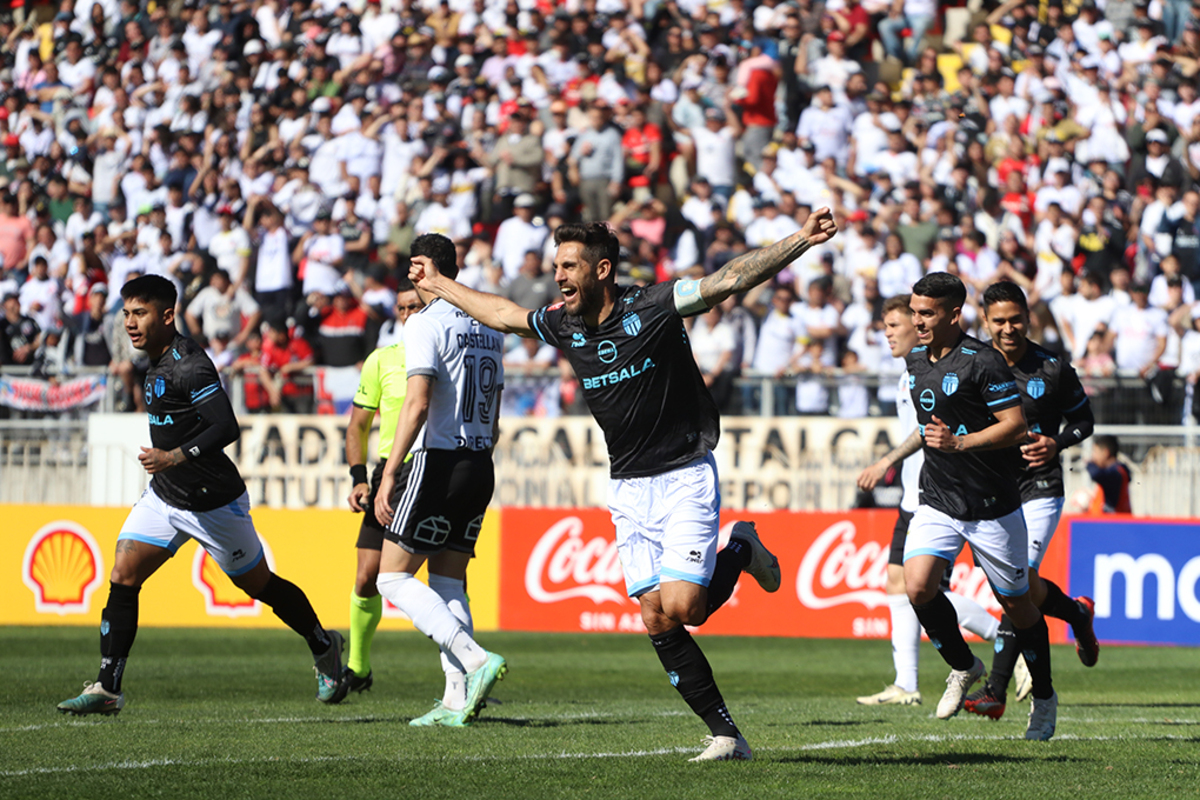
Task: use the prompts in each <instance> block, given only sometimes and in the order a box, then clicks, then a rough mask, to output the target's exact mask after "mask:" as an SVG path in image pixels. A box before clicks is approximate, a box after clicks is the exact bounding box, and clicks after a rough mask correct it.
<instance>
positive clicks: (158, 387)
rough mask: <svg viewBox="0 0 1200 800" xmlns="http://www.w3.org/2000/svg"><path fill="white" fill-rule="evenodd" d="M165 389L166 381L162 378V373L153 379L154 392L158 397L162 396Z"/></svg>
mask: <svg viewBox="0 0 1200 800" xmlns="http://www.w3.org/2000/svg"><path fill="white" fill-rule="evenodd" d="M166 391H167V382H166V381H165V380H164V379H163V376H162V375H159V376H158V377H156V378H155V379H154V394H155V395H157V396H158V397H162V396H163V395H164V394H166Z"/></svg>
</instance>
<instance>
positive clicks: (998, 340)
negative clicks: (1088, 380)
mask: <svg viewBox="0 0 1200 800" xmlns="http://www.w3.org/2000/svg"><path fill="white" fill-rule="evenodd" d="M983 313H984V324H985V325H986V326H987V330H988V334H989V335H991V337H992V346H993V347H995V348H996V350H997V351H998V352H999V353H1000V354H1001V355H1002V356H1004V360H1005V362H1006V363H1007V364H1008V366H1009V368H1010V369H1011V370H1012V373H1013V377H1014V378H1015V379H1016V384H1017V390H1018V391H1019V392H1020V394H1021V408H1022V410H1023V411H1024V414H1025V421H1026V423H1027V424H1028V426H1029V439H1028V441H1027V442H1026V443H1025V444H1023V445H1021V457H1022V459H1023V461H1024V467H1023V469H1022V470H1021V472H1020V475H1019V478H1020V485H1021V502H1022V511H1023V516H1024V517H1025V526H1026V528H1027V529H1028V531H1029V596H1030V599H1031V600H1032V601H1033V604H1034V605H1035V606H1037V607H1038V609H1039V610H1040V611H1041V612H1042V614H1044V615H1045V616H1048V617H1055V618H1057V619H1061V620H1065V621H1066V622H1067V623H1069V624H1070V625H1071V628H1072V630H1073V631H1074V633H1075V650H1076V652H1077V653H1078V654H1079V660H1080V661H1082V662H1083V664H1084V666H1088V667H1092V666H1095V664H1096V661H1097V659H1099V657H1100V644H1099V642H1097V641H1096V634H1095V631H1094V630H1093V628H1092V618H1093V616H1094V615H1095V610H1094V606H1095V604H1094V603H1093V602H1092V599H1091V598H1090V597H1080V598H1077V599H1074V600H1073V599H1071V598H1070V597H1067V595H1066V594H1065V593H1064V592H1063V590H1062V589H1061V588H1059V587H1058V586H1057V585H1056V584H1055V583H1054V582H1052V581H1049V580H1046V579H1045V578H1042V577H1041V576H1040V575H1039V574H1038V568H1039V567H1040V566H1041V563H1042V557H1043V556H1045V554H1046V548H1047V547H1049V546H1050V540H1051V538H1052V537H1053V536H1054V531H1055V529H1056V528H1057V527H1058V520H1059V517H1061V516H1062V509H1063V472H1062V463H1061V461H1060V460H1059V455H1058V454H1059V453H1060V452H1062V451H1063V450H1065V449H1066V448H1068V447H1071V446H1073V445H1076V444H1079V443H1080V442H1082V441H1083V440H1084V439H1086V438H1088V437H1089V436H1091V435H1092V430H1093V428H1094V427H1095V418H1094V417H1093V416H1092V407H1091V403H1089V402H1088V396H1087V393H1086V392H1085V391H1084V389H1083V385H1082V384H1081V383H1080V382H1079V376H1078V375H1076V374H1075V370H1074V369H1073V368H1072V367H1071V365H1070V364H1069V363H1067V362H1066V361H1064V360H1062V359H1061V358H1059V357H1058V356H1056V355H1055V354H1054V353H1052V352H1050V351H1049V350H1047V349H1046V348H1044V347H1042V346H1041V345H1039V344H1037V343H1036V342H1031V341H1029V339H1028V338H1027V335H1028V330H1029V302H1028V301H1027V300H1026V299H1025V293H1024V292H1023V291H1022V290H1021V288H1020V287H1019V286H1017V285H1016V284H1015V283H1007V282H1004V283H995V284H992V285H991V286H989V287H988V288H987V291H985V292H984V294H983ZM1064 420H1065V421H1066V427H1062V423H1063V421H1064ZM1060 428H1062V429H1061V430H1060ZM1018 654H1019V648H1018V646H1017V642H1016V637H1015V633H1014V631H1013V626H1012V620H1011V619H1009V618H1008V616H1007V615H1005V616H1004V617H1003V618H1002V619H1001V621H1000V631H999V633H998V635H997V639H996V648H995V655H994V656H993V657H992V669H991V672H990V674H989V675H988V680H987V685H986V686H984V687H983V688H982V689H979V690H978V691H976V692H973V693H972V694H971V695H970V696H968V697H967V699H966V703H965V707H966V709H967V710H968V711H970V712H972V713H974V714H980V715H982V716H986V717H991V718H992V719H1000V717H1001V716H1003V715H1004V706H1005V702H1006V699H1007V698H1006V693H1007V690H1008V682H1009V678H1010V677H1011V676H1012V674H1013V669H1014V666H1015V663H1016V661H1017V657H1018ZM1023 699H1024V696H1023V695H1022V692H1021V688H1020V687H1018V690H1017V700H1023Z"/></svg>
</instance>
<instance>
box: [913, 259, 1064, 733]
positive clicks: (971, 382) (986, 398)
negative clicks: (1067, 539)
mask: <svg viewBox="0 0 1200 800" xmlns="http://www.w3.org/2000/svg"><path fill="white" fill-rule="evenodd" d="M966 299H967V290H966V287H965V286H964V285H963V283H962V281H961V280H959V279H958V278H957V277H955V276H954V275H950V274H948V273H945V272H935V273H931V274H929V275H926V276H925V277H924V278H922V279H921V280H919V281H917V283H916V285H914V286H913V291H912V300H911V301H910V307H911V308H912V312H913V325H914V326H915V327H916V329H917V340H918V342H919V345H918V346H917V347H915V348H913V350H912V351H911V352H910V353H909V354H908V359H907V362H908V372H909V375H910V376H911V382H910V391H911V393H912V396H913V398H914V400H915V401H916V408H917V423H918V424H919V425H920V430H921V432H922V436H923V437H924V439H925V466H924V468H923V469H922V471H921V502H920V505H919V506H918V507H917V511H916V513H915V514H914V515H913V519H912V523H911V525H910V526H909V531H908V541H907V542H906V544H905V548H904V582H905V585H906V586H907V589H908V598H909V600H910V601H912V604H913V609H914V610H915V611H916V612H917V618H918V619H919V620H920V621H921V625H922V626H923V627H924V628H925V631H926V632H927V633H928V634H929V639H930V641H931V642H933V645H934V647H936V648H937V650H938V652H939V653H940V654H941V656H942V658H943V659H944V660H945V661H946V663H947V664H949V665H950V667H951V672H950V676H949V678H947V679H946V691H945V693H944V694H943V695H942V699H941V701H940V702H939V703H938V707H937V716H938V717H939V718H940V719H948V718H950V717H952V716H954V715H955V714H957V713H958V712H959V710H960V709H961V708H962V706H963V701H964V700H965V699H966V695H967V692H968V690H969V689H970V688H971V686H972V685H973V684H974V683H975V682H976V681H978V680H979V679H980V678H981V677H982V676H983V673H984V668H983V662H982V661H980V660H979V659H978V658H977V657H975V656H974V655H973V654H972V653H971V649H970V648H969V647H968V646H967V643H966V642H965V641H964V640H963V638H962V633H961V632H960V631H959V629H958V619H957V617H956V616H955V613H954V607H953V606H952V605H951V604H950V601H949V600H947V599H946V596H945V595H944V594H942V593H941V592H940V591H939V585H940V583H941V579H942V574H943V573H944V572H945V570H946V568H947V567H949V566H950V564H952V563H954V559H955V558H956V557H957V556H958V553H959V551H960V550H962V547H963V545H964V544H965V543H966V542H970V544H971V550H972V552H973V553H974V554H975V557H976V559H977V560H978V562H979V565H980V566H981V567H982V568H983V571H984V573H986V574H987V577H988V581H989V583H990V584H991V586H992V591H993V592H995V594H996V599H997V600H999V602H1000V605H1001V607H1002V608H1003V609H1004V612H1005V613H1006V614H1007V615H1008V617H1009V619H1011V620H1012V623H1013V626H1014V628H1015V629H1016V640H1017V646H1018V648H1019V650H1020V651H1021V652H1022V653H1023V654H1024V655H1025V662H1026V664H1027V665H1028V667H1029V673H1030V677H1031V678H1032V680H1033V707H1032V709H1031V711H1030V714H1029V724H1028V727H1027V728H1026V731H1025V738H1026V739H1040V740H1046V739H1049V738H1050V737H1051V736H1053V735H1054V728H1055V721H1056V718H1057V709H1058V697H1057V695H1055V693H1054V686H1053V683H1052V681H1051V675H1050V638H1049V631H1048V630H1047V628H1046V621H1045V620H1044V619H1043V618H1042V615H1041V612H1039V611H1038V609H1037V606H1036V605H1034V603H1033V600H1032V599H1031V598H1030V595H1029V577H1028V551H1027V548H1028V545H1027V542H1026V538H1027V537H1026V530H1025V521H1024V518H1023V517H1022V515H1021V488H1020V485H1019V484H1018V476H1019V472H1020V470H1021V453H1020V450H1018V447H1019V446H1020V445H1022V444H1024V443H1025V442H1026V441H1027V430H1028V429H1027V427H1026V423H1025V415H1024V414H1023V413H1022V411H1021V397H1020V393H1019V392H1018V391H1017V384H1016V381H1015V380H1014V378H1013V374H1012V371H1011V370H1010V369H1009V368H1008V365H1007V364H1006V363H1005V362H1004V358H1003V357H1002V356H1001V355H1000V353H998V352H997V351H996V350H995V349H994V348H992V347H991V345H988V344H984V343H983V342H981V341H979V340H978V339H974V338H972V337H970V336H968V335H966V334H965V333H963V330H962V327H961V324H960V322H961V318H962V309H963V305H964V304H965V303H966Z"/></svg>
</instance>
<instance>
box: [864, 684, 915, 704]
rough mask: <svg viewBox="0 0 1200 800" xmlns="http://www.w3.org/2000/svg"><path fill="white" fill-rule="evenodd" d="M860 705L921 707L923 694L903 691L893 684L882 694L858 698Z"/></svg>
mask: <svg viewBox="0 0 1200 800" xmlns="http://www.w3.org/2000/svg"><path fill="white" fill-rule="evenodd" d="M858 704H859V705H860V706H919V705H921V693H920V692H910V691H908V690H907V689H901V688H900V687H899V686H897V685H896V684H894V683H893V684H891V685H890V686H888V687H887V688H886V689H884V690H883V691H882V692H877V693H876V694H869V695H867V696H865V697H860V698H858Z"/></svg>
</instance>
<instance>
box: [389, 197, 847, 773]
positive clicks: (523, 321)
mask: <svg viewBox="0 0 1200 800" xmlns="http://www.w3.org/2000/svg"><path fill="white" fill-rule="evenodd" d="M836 232H837V228H836V226H835V225H834V222H833V216H832V214H831V213H830V212H829V210H828V209H825V208H823V209H820V210H819V211H816V212H814V213H813V214H812V215H811V216H810V217H809V219H808V221H807V222H806V223H805V226H804V228H803V230H801V231H800V232H798V233H795V234H793V235H791V236H789V237H787V238H786V239H784V240H782V241H780V242H778V243H776V244H774V245H771V246H769V247H764V248H761V249H758V250H754V251H751V252H749V253H746V254H744V255H741V256H739V257H738V258H735V259H732V260H731V261H729V262H728V263H727V264H726V265H725V266H724V267H722V268H721V269H720V270H718V271H717V272H715V273H713V274H712V275H709V276H708V277H706V278H704V279H702V280H671V281H667V282H666V283H661V284H657V285H655V286H650V287H646V288H641V287H622V286H618V285H617V283H616V265H617V263H618V260H619V251H620V246H619V244H618V241H617V237H616V235H615V234H614V233H613V232H612V230H611V229H610V228H609V227H608V226H607V225H606V224H604V223H593V224H589V225H562V226H560V227H559V228H558V229H557V230H556V231H555V232H554V243H555V245H557V248H558V249H557V252H556V254H555V259H554V276H555V281H556V282H557V283H558V287H559V289H560V290H561V291H562V295H563V301H562V302H559V303H555V304H554V305H551V306H547V307H546V308H542V309H539V310H535V311H531V310H529V309H525V308H521V307H520V306H518V305H516V304H515V303H512V302H510V301H508V300H506V299H504V298H501V297H497V296H495V295H491V294H483V293H481V292H476V291H472V290H470V289H468V288H466V287H464V286H462V285H460V284H457V283H454V282H453V281H451V280H448V279H446V277H444V276H442V275H439V274H438V273H437V272H436V271H431V270H430V269H429V268H428V264H427V263H421V264H417V263H414V268H413V270H412V271H411V273H410V275H411V277H412V278H413V282H414V283H416V284H417V286H418V288H420V289H422V290H426V291H429V292H431V293H433V294H434V295H437V296H438V297H442V298H445V299H446V300H449V301H450V302H451V303H453V304H454V305H456V306H458V307H459V308H461V309H463V310H464V311H466V312H467V313H468V314H470V315H471V316H473V317H475V318H476V319H478V320H480V321H481V322H483V323H484V324H485V325H488V326H489V327H492V328H495V329H497V330H499V331H503V332H505V333H516V334H519V335H521V336H525V337H537V338H539V339H541V340H542V341H544V342H546V343H547V344H550V345H553V346H555V347H558V348H559V349H561V350H562V351H563V353H564V354H565V355H566V356H567V359H568V360H569V361H570V364H571V367H572V368H573V369H574V371H575V374H576V375H578V376H579V379H580V381H581V383H582V385H583V392H584V397H585V398H586V399H587V404H588V407H589V408H590V409H591V410H592V414H593V415H594V416H595V418H596V421H597V422H598V423H599V425H600V428H601V429H602V430H603V431H604V437H605V441H606V442H607V445H608V455H609V460H610V462H611V467H610V471H611V480H610V482H609V501H608V502H609V508H610V510H611V512H612V517H613V523H614V525H615V527H616V536H617V548H618V550H619V552H620V556H621V564H622V566H623V568H624V570H625V583H626V591H627V592H628V593H629V596H630V597H635V598H637V599H638V602H639V603H640V605H641V610H642V619H643V621H644V622H645V624H646V629H647V631H648V632H649V634H650V641H651V642H652V643H653V645H654V649H655V651H656V652H657V654H658V657H659V660H660V661H661V662H662V665H663V667H664V669H665V670H666V672H667V674H668V676H669V677H670V680H671V684H672V685H673V686H675V688H676V689H677V690H678V691H679V693H680V694H681V695H682V696H683V699H684V700H685V701H686V702H687V704H688V705H689V706H690V707H691V709H692V711H693V712H695V713H696V715H697V716H699V717H700V718H701V719H703V720H704V722H705V724H707V725H708V727H709V730H710V731H711V734H712V735H711V736H710V737H709V738H708V740H707V744H708V746H707V747H706V748H705V750H704V752H702V753H701V754H700V755H699V756H697V757H696V758H695V759H693V760H694V761H717V760H719V761H725V760H731V759H738V760H746V759H749V758H751V751H750V746H749V745H748V744H747V743H746V740H745V739H744V738H743V737H742V735H741V734H740V733H739V731H738V728H737V726H736V725H735V724H734V722H733V718H732V717H731V716H730V714H729V711H728V710H727V709H726V707H725V701H724V700H723V699H722V697H721V692H720V690H719V689H718V688H717V684H716V681H715V680H714V679H713V674H712V668H711V667H710V666H709V663H708V660H707V659H706V658H705V657H704V653H703V652H702V651H701V650H700V646H699V645H698V644H697V643H696V641H695V640H694V639H693V638H692V636H691V634H690V633H689V632H688V630H687V628H686V627H685V626H687V625H693V626H695V625H700V624H702V623H703V622H704V621H705V620H706V619H707V618H708V617H709V616H710V615H711V614H712V613H713V612H714V611H716V610H717V609H718V608H720V607H721V605H722V604H724V603H725V601H726V600H728V599H729V596H730V595H731V594H732V592H733V589H734V586H735V585H736V584H737V580H738V577H739V576H740V575H741V573H742V571H743V570H745V571H747V572H749V573H750V574H751V575H752V576H753V577H754V578H755V580H757V581H758V583H759V585H761V586H762V587H763V588H764V589H766V590H767V591H769V592H774V591H777V590H778V589H779V584H780V573H779V563H778V561H777V560H776V559H775V557H774V556H773V555H771V553H770V552H769V551H768V550H767V549H766V547H764V546H763V544H762V542H761V541H760V540H759V538H758V536H757V534H756V533H755V530H754V526H753V525H752V524H750V523H738V524H736V525H735V526H734V531H733V535H732V536H731V537H730V540H729V544H728V545H727V546H726V547H725V549H724V550H722V551H721V552H720V554H718V553H717V532H718V523H719V521H718V515H719V512H720V494H719V492H718V484H717V470H716V462H715V460H714V458H713V455H712V448H713V447H715V446H716V443H717V436H718V434H719V431H720V427H719V420H718V417H717V409H716V405H715V404H714V403H713V400H712V396H711V395H710V394H709V391H708V389H707V388H706V387H705V385H704V380H703V378H702V377H701V375H700V371H699V369H698V368H697V367H696V361H695V359H694V358H693V356H692V353H691V350H690V347H689V345H688V342H687V335H686V333H685V331H684V327H683V317H686V316H692V315H695V314H700V313H703V312H704V311H705V310H707V309H708V308H711V307H712V306H715V305H717V304H719V303H720V302H721V301H722V300H724V299H725V298H727V297H729V296H731V295H733V294H735V293H737V292H744V291H747V290H749V289H750V288H751V287H753V286H757V285H758V284H760V283H763V282H764V281H766V280H768V279H770V278H771V277H772V276H774V275H775V274H776V273H778V272H779V271H780V270H781V269H783V268H784V267H785V266H787V265H788V264H790V263H792V262H793V261H795V260H796V259H797V258H799V256H800V255H801V254H802V253H804V252H805V251H806V250H808V249H809V248H810V247H811V246H813V245H815V244H820V243H822V242H825V241H827V240H828V239H829V238H830V237H832V236H833V235H834V234H835V233H836Z"/></svg>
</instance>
